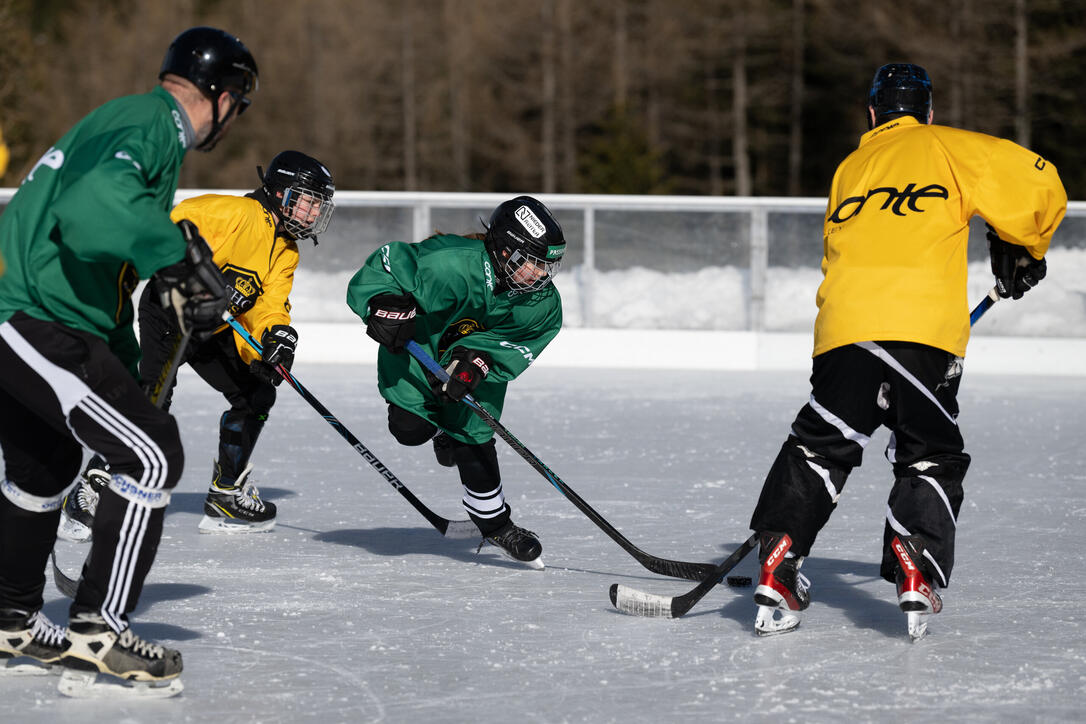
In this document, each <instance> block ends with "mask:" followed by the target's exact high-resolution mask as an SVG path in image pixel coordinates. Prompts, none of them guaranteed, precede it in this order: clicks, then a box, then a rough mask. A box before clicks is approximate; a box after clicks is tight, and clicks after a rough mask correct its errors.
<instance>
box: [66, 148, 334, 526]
mask: <svg viewBox="0 0 1086 724" xmlns="http://www.w3.org/2000/svg"><path fill="white" fill-rule="evenodd" d="M258 173H260V176H261V185H260V187H259V188H257V189H256V190H255V191H253V192H252V193H249V194H246V195H245V196H225V195H218V194H206V195H203V196H197V197H194V198H191V199H187V200H185V201H182V202H181V203H180V204H178V205H177V206H176V207H174V209H173V212H172V213H171V216H172V217H173V218H174V219H182V218H186V219H189V220H191V221H192V222H193V223H195V224H196V225H197V227H198V228H199V229H200V232H201V233H202V234H203V236H204V238H205V239H207V243H208V245H209V246H210V247H211V250H212V252H213V254H214V261H215V264H216V265H217V266H218V267H219V268H220V269H221V270H222V273H223V276H224V277H225V278H226V281H227V289H226V291H227V295H228V303H229V307H228V311H229V312H230V313H231V314H232V315H233V316H234V317H235V318H236V319H237V320H238V321H239V322H241V324H242V325H243V326H244V327H245V328H246V329H247V330H249V332H250V333H251V334H252V335H253V336H254V337H255V338H257V339H259V340H260V341H261V346H262V347H263V355H262V356H261V355H258V354H257V353H255V352H254V351H253V350H252V349H251V348H250V347H249V345H248V344H246V342H245V341H244V340H242V339H241V338H240V337H239V336H238V335H236V334H234V332H233V330H232V329H231V328H230V327H228V326H226V325H223V326H222V328H221V329H220V330H218V332H217V333H216V334H214V335H213V336H212V337H211V338H210V339H207V340H205V341H202V342H199V343H195V344H190V345H189V348H188V349H187V350H186V352H185V356H184V362H187V363H188V364H189V365H190V366H191V367H192V368H193V369H194V370H195V371H196V372H197V374H199V375H200V376H201V377H202V378H203V379H204V380H205V381H206V382H207V383H208V384H210V385H211V386H212V387H214V388H215V389H216V390H218V391H219V392H221V393H223V396H224V397H226V400H227V401H228V402H229V403H230V409H229V410H227V411H226V412H224V413H223V414H222V417H221V418H220V421H219V450H218V458H217V460H215V462H214V465H213V472H212V477H211V486H210V490H209V491H208V495H207V500H206V501H205V503H204V517H203V519H202V520H201V521H200V531H201V532H205V533H214V532H227V533H250V532H259V531H266V530H270V529H271V528H272V527H273V526H274V525H275V516H276V507H275V504H274V503H271V502H267V501H264V500H262V499H261V498H260V495H259V492H258V491H257V489H256V487H255V486H254V485H253V484H252V482H251V481H250V480H249V474H250V471H251V470H252V466H251V465H250V464H249V458H250V456H251V454H252V452H253V447H254V446H255V445H256V441H257V438H258V437H259V435H260V431H261V429H262V428H263V427H264V423H265V421H266V420H267V419H268V414H269V412H270V411H271V408H272V405H273V404H275V396H276V389H275V388H276V386H277V385H278V384H279V383H280V382H281V381H282V379H283V378H282V377H281V376H280V375H279V373H278V372H276V371H275V369H274V368H275V366H276V365H279V364H282V365H285V366H286V367H287V368H288V369H289V368H290V366H291V364H292V363H293V361H294V350H295V347H296V345H297V343H298V333H297V332H296V331H295V330H294V328H293V327H292V326H291V325H290V321H291V319H290V301H289V298H288V297H289V295H290V290H291V286H292V285H293V282H294V270H295V269H296V268H297V266H298V245H297V242H298V241H300V240H302V239H306V238H312V239H313V240H314V243H315V242H316V239H317V235H318V234H320V233H321V232H323V231H324V230H325V229H326V228H327V226H328V222H329V220H330V218H331V215H332V211H333V208H334V204H333V202H332V195H333V194H334V193H335V185H334V182H333V180H332V175H331V173H330V172H329V171H328V169H327V168H326V167H325V166H324V165H323V164H322V163H320V162H319V161H317V160H316V159H315V158H312V157H310V156H307V155H306V154H304V153H300V152H298V151H283V152H282V153H280V154H278V155H277V156H276V157H275V158H274V159H272V162H271V165H270V166H269V167H268V170H267V172H266V173H265V172H263V171H262V170H260V169H258ZM157 298H158V294H157V290H156V289H155V288H154V287H153V285H152V284H148V285H147V288H146V289H144V292H143V296H142V297H141V299H140V309H139V312H140V314H139V325H140V350H141V352H142V354H143V357H142V359H141V361H140V378H141V379H142V380H144V382H145V384H146V382H147V381H149V380H156V379H158V376H159V372H160V371H161V369H162V368H163V366H164V365H166V364H168V362H169V360H170V355H171V353H172V340H174V339H175V336H176V334H177V332H178V329H177V322H176V320H174V319H172V318H170V316H169V315H168V314H166V313H164V312H163V311H162V309H161V306H160V305H159V303H158V302H157V301H156V300H157ZM174 380H175V381H176V378H174ZM171 393H172V384H171V388H170V389H168V390H163V391H162V393H161V394H162V395H164V396H165V397H164V402H163V406H164V408H166V409H168V408H169V405H170V397H171ZM97 463H98V461H97V460H92V461H91V463H90V464H89V465H88V467H87V472H86V473H85V476H84V480H83V481H82V482H81V483H80V485H79V486H77V488H76V489H75V490H73V491H72V492H71V493H70V494H69V495H68V497H67V499H66V500H65V504H64V516H63V519H62V521H61V525H60V534H61V536H62V537H65V538H67V539H69V540H76V541H79V540H87V539H88V537H89V535H90V531H89V528H88V526H89V523H90V522H91V521H92V520H93V516H94V507H95V499H96V488H97V487H98V486H99V484H100V482H101V481H102V480H108V474H106V473H104V472H103V471H102V468H101V467H100V465H99V464H97Z"/></svg>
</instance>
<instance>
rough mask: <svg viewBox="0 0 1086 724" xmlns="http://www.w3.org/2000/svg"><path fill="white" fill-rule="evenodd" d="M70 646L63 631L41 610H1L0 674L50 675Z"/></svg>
mask: <svg viewBox="0 0 1086 724" xmlns="http://www.w3.org/2000/svg"><path fill="white" fill-rule="evenodd" d="M67 647H68V639H67V638H66V636H65V631H64V628H63V627H62V626H57V625H56V624H55V623H53V622H52V621H50V620H49V618H48V617H47V616H46V615H45V614H43V613H42V612H41V611H34V612H33V613H31V612H29V611H23V610H20V609H17V608H0V660H2V661H4V666H3V667H0V673H3V674H43V673H50V669H51V664H54V663H56V662H57V661H58V660H59V659H60V657H61V655H62V654H63V653H64V650H65V649H66V648H67Z"/></svg>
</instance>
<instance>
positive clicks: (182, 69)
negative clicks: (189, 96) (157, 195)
mask: <svg viewBox="0 0 1086 724" xmlns="http://www.w3.org/2000/svg"><path fill="white" fill-rule="evenodd" d="M167 73H170V74H173V75H177V76H180V77H182V78H185V79H187V80H188V81H189V82H191V83H192V84H193V85H195V86H196V87H197V88H199V89H200V90H201V92H203V94H204V95H205V96H207V97H208V99H209V100H211V104H212V109H213V111H212V113H213V116H212V127H211V132H210V133H208V136H207V138H205V139H203V140H202V141H200V142H199V143H198V144H197V146H196V148H197V149H198V150H201V151H210V150H211V149H212V148H213V147H214V146H215V144H216V143H218V141H219V139H220V138H221V137H222V134H223V127H224V126H225V124H226V122H227V120H229V118H230V116H231V115H232V114H234V113H237V115H239V116H240V115H241V114H242V113H244V112H245V109H246V108H248V107H249V103H250V100H249V98H248V97H247V96H248V94H249V93H253V92H255V91H256V89H257V87H258V85H259V73H258V71H257V67H256V60H254V59H253V55H252V53H250V52H249V49H248V48H246V47H245V45H244V44H243V43H242V42H241V41H240V40H238V39H237V38H236V37H234V36H233V35H230V34H229V33H227V32H226V31H223V30H219V29H218V28H209V27H206V26H199V27H195V28H189V29H188V30H186V31H184V32H183V33H181V34H180V35H178V36H177V37H176V38H174V39H173V42H172V43H170V47H169V48H168V49H167V50H166V57H165V58H163V60H162V69H161V70H160V71H159V73H158V79H159V80H162V78H163V77H165V75H166V74H167ZM223 91H226V92H227V93H229V94H230V95H231V97H233V99H234V105H233V107H232V108H231V109H230V111H229V112H228V113H227V115H226V116H225V117H224V118H221V119H220V118H219V106H218V103H217V102H216V101H217V99H218V97H219V95H220V94H221V93H222V92H223Z"/></svg>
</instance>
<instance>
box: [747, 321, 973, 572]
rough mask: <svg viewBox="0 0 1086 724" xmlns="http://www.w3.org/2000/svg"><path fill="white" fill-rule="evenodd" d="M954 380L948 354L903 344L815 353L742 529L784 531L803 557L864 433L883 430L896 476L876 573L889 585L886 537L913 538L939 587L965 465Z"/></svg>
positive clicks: (892, 566) (949, 563)
mask: <svg viewBox="0 0 1086 724" xmlns="http://www.w3.org/2000/svg"><path fill="white" fill-rule="evenodd" d="M960 380H961V363H960V361H959V360H957V359H956V358H955V357H954V356H953V355H951V354H949V353H948V352H944V351H943V350H939V349H936V348H934V347H929V346H927V345H922V344H914V343H910V342H861V343H857V344H851V345H847V346H844V347H838V348H836V349H833V350H830V351H829V352H826V353H824V354H821V355H819V356H818V357H816V358H815V359H814V363H813V371H812V374H811V388H812V389H811V399H810V402H808V403H807V404H806V405H804V406H803V408H802V409H801V410H800V411H799V414H798V415H797V416H796V420H795V422H794V423H793V424H792V434H791V435H789V436H788V439H787V441H786V442H785V443H784V445H783V447H782V448H781V451H780V453H779V454H778V455H777V459H776V460H775V461H774V462H773V466H772V468H771V469H770V471H769V474H768V476H767V477H766V480H765V484H764V486H763V487H762V493H761V496H760V498H759V500H758V505H757V507H756V508H755V510H754V515H753V517H752V518H751V523H750V525H751V528H752V529H754V530H756V531H781V532H785V533H788V534H789V536H790V537H791V538H792V550H793V551H794V552H795V553H796V555H800V556H805V555H808V554H809V553H810V549H811V546H812V545H813V544H814V541H815V537H816V536H817V535H818V532H819V531H820V530H822V527H823V526H825V524H826V522H827V521H828V520H829V517H830V514H831V513H832V512H833V510H834V508H836V506H837V499H838V497H839V496H840V495H841V492H842V491H843V490H844V486H845V481H846V480H847V479H848V475H849V473H850V472H851V471H852V469H853V468H854V467H856V466H858V465H859V464H860V461H861V457H862V455H863V451H864V447H865V446H866V445H867V443H868V442H869V441H870V437H871V435H872V433H874V432H875V430H876V429H877V428H878V427H879V426H880V425H885V426H886V427H887V428H889V429H890V431H891V433H892V434H891V437H890V443H889V445H888V446H887V448H886V458H887V460H889V461H890V462H891V463H892V464H893V469H894V478H895V480H894V485H893V487H892V488H891V490H890V498H889V502H888V505H887V509H886V524H885V527H884V533H883V556H882V566H881V570H880V573H881V575H882V577H883V578H885V579H886V580H888V581H893V580H894V574H895V571H896V567H897V559H896V557H895V556H894V554H893V552H892V551H891V550H890V547H889V544H890V542H891V541H892V540H893V537H894V536H895V535H901V536H906V535H916V534H919V535H921V536H923V537H924V538H925V540H926V541H927V551H928V553H929V554H930V555H931V558H930V559H929V560H927V564H928V568H930V570H931V571H932V573H933V576H934V582H935V584H936V585H938V586H941V587H945V586H946V585H947V583H948V582H949V580H950V573H951V570H952V569H953V567H954V533H955V529H956V526H957V519H958V511H959V509H960V508H961V504H962V498H963V490H962V479H963V478H964V477H965V472H966V470H967V469H968V467H969V456H968V455H966V454H965V453H964V452H963V450H962V448H963V442H962V436H961V432H960V431H959V429H958V424H957V416H958V403H957V399H956V397H957V392H958V384H959V382H960Z"/></svg>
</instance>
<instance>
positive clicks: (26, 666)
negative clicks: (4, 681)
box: [0, 656, 60, 678]
mask: <svg viewBox="0 0 1086 724" xmlns="http://www.w3.org/2000/svg"><path fill="white" fill-rule="evenodd" d="M2 661H3V663H0V678H3V677H5V676H49V675H51V674H59V673H60V670H59V669H58V667H56V666H54V665H53V664H44V663H42V662H40V661H37V660H35V659H32V658H30V657H28V656H15V657H13V658H6V659H3V660H2Z"/></svg>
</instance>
